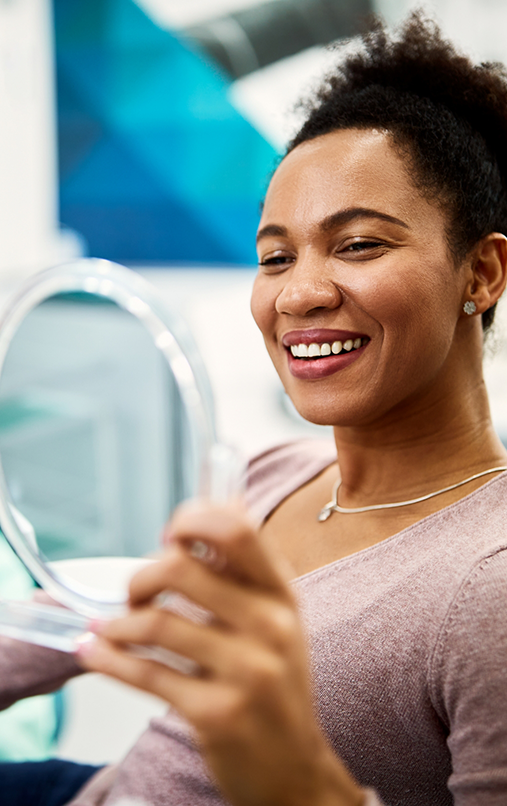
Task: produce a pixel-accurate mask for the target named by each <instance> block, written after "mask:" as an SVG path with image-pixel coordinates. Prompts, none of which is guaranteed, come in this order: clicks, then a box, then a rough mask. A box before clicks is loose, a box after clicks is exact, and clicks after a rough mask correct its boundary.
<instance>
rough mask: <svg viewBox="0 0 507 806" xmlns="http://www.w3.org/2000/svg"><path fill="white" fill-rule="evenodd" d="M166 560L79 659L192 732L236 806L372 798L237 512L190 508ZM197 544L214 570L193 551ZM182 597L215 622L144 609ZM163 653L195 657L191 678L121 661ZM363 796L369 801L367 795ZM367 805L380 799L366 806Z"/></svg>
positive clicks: (262, 556) (280, 591)
mask: <svg viewBox="0 0 507 806" xmlns="http://www.w3.org/2000/svg"><path fill="white" fill-rule="evenodd" d="M171 536H172V546H171V548H170V549H169V550H168V551H167V553H166V555H165V557H164V559H163V560H162V561H160V562H158V563H155V564H153V565H152V566H149V567H148V568H146V569H143V571H142V572H141V573H139V574H138V575H137V576H136V577H135V579H134V581H133V583H132V586H131V603H132V611H131V614H130V615H129V616H127V617H126V618H124V619H119V620H117V621H115V622H111V623H109V624H107V625H100V626H99V627H98V631H99V632H100V638H99V639H98V640H97V641H96V642H94V643H93V644H91V645H89V646H88V648H87V649H88V651H87V652H86V653H85V654H82V655H81V659H82V661H83V663H84V664H86V666H87V667H88V668H90V669H94V670H97V671H102V672H106V673H108V674H112V675H114V676H116V677H119V678H120V679H122V680H124V681H126V682H129V683H131V684H133V685H136V686H138V687H140V688H144V689H146V690H148V691H151V692H153V693H155V694H158V695H159V696H161V697H163V698H164V699H166V700H167V701H168V702H170V703H171V704H172V705H174V706H175V708H176V709H177V710H178V711H179V712H180V713H181V714H182V715H183V716H184V717H185V718H186V719H187V720H188V721H189V722H190V723H191V724H192V725H193V727H194V728H195V730H196V734H197V737H198V741H199V745H200V747H201V750H202V752H203V754H204V756H205V759H206V761H207V764H208V766H209V768H210V769H211V771H212V773H213V775H214V777H215V778H216V780H217V781H218V783H219V786H220V789H221V790H222V792H223V793H224V794H225V796H226V797H227V798H228V799H229V801H230V802H231V803H232V804H235V806H254V804H255V806H261V804H262V805H263V806H264V805H265V806H268V805H269V806H271V804H273V806H274V805H275V804H276V806H283V805H284V804H287V806H289V804H290V806H294V804H298V806H310V804H311V806H360V805H361V804H364V803H365V802H366V797H367V793H366V792H365V790H363V789H361V788H360V787H359V786H358V785H357V784H356V783H355V782H354V781H353V779H352V778H351V777H350V775H349V774H348V772H347V771H346V770H345V768H344V767H343V765H342V764H341V763H340V761H339V760H338V759H337V758H336V757H335V756H334V754H333V753H332V752H331V750H330V749H329V747H328V745H327V743H326V741H325V739H324V737H323V735H322V733H321V731H320V728H319V726H318V724H317V720H316V718H315V714H314V708H313V700H312V695H311V684H310V681H309V677H308V671H307V668H308V667H307V661H306V651H305V643H304V638H303V635H302V630H301V627H300V624H299V620H298V617H297V610H296V606H295V602H294V600H293V597H292V593H291V591H290V589H289V586H288V585H287V584H286V582H285V581H284V574H283V571H282V570H281V569H280V568H279V567H278V566H277V564H276V562H275V561H274V559H273V558H272V557H270V556H269V554H268V550H267V548H266V547H263V546H261V544H260V541H259V539H258V537H257V535H256V533H255V531H254V530H253V528H252V527H251V525H250V523H249V521H248V519H247V518H246V516H245V515H244V514H243V512H240V511H239V508H233V507H227V508H217V507H212V506H210V505H205V504H193V505H192V506H187V507H184V508H183V509H181V510H180V511H179V513H178V514H177V516H176V518H175V520H174V521H173V524H172V526H171ZM195 540H203V541H205V542H206V543H207V544H208V545H209V546H212V547H213V549H214V550H215V552H216V556H217V558H218V560H219V562H217V563H215V564H214V566H210V565H205V564H204V563H203V562H201V561H200V560H198V559H196V558H195V557H193V556H192V554H191V552H190V551H189V546H190V545H191V544H192V542H193V541H195ZM165 590H172V591H177V592H179V593H181V594H183V595H185V596H187V597H188V598H190V599H191V600H192V601H193V602H195V603H196V604H198V605H199V606H200V607H202V608H205V609H206V610H207V611H209V612H210V613H211V614H212V615H213V619H212V620H211V621H209V622H208V623H205V624H202V623H201V624H197V623H196V622H195V621H191V620H188V619H185V618H183V617H181V616H178V615H176V614H175V613H171V612H169V611H164V610H160V609H158V608H155V607H153V606H152V605H151V602H152V600H153V597H155V596H156V595H157V594H158V593H160V592H161V591H165ZM129 642H131V643H137V644H148V645H149V644H158V645H161V646H163V647H166V648H168V649H171V650H172V651H175V652H178V653H180V654H182V655H184V656H186V657H187V658H190V659H192V660H193V661H194V662H195V663H196V664H197V667H198V670H199V671H198V673H197V674H195V675H183V674H179V673H178V672H176V671H174V670H172V669H169V668H168V667H167V666H164V665H163V664H159V663H156V662H154V661H150V660H142V659H140V658H136V657H133V656H132V655H131V654H128V653H127V652H126V651H125V649H124V645H125V644H126V643H129ZM368 797H370V798H371V797H374V796H373V795H371V796H368ZM370 802H375V801H371V800H370Z"/></svg>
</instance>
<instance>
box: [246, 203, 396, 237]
mask: <svg viewBox="0 0 507 806" xmlns="http://www.w3.org/2000/svg"><path fill="white" fill-rule="evenodd" d="M356 218H376V219H379V220H380V221H387V222H388V223H389V224H396V225H397V226H399V227H404V228H405V229H410V227H409V226H408V224H406V223H405V222H404V221H402V220H401V218H395V216H392V215H388V214H387V213H381V212H380V211H379V210H373V209H371V208H370V207H349V208H347V209H346V210H339V211H338V212H337V213H332V215H330V216H327V218H324V219H323V221H321V222H320V224H319V229H321V230H322V231H323V232H329V231H331V230H333V229H336V228H337V227H340V226H343V225H344V224H348V223H350V222H351V221H354V220H355V219H356ZM287 234H288V231H287V228H286V227H282V226H280V225H279V224H267V225H266V226H265V227H262V229H260V230H259V232H258V233H257V242H259V241H260V240H262V238H268V237H270V236H274V237H276V236H281V237H286V236H287Z"/></svg>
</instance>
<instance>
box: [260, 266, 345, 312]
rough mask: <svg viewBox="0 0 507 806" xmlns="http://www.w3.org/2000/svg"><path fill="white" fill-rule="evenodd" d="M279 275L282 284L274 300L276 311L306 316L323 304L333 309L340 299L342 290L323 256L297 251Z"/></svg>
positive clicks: (324, 306) (319, 308) (339, 302)
mask: <svg viewBox="0 0 507 806" xmlns="http://www.w3.org/2000/svg"><path fill="white" fill-rule="evenodd" d="M283 278H284V284H283V288H282V289H281V291H280V293H279V294H278V296H277V298H276V302H275V307H276V311H277V313H285V314H290V315H291V316H308V314H311V313H313V312H314V311H316V312H317V311H319V310H322V309H326V308H327V309H329V310H334V309H335V308H338V307H339V306H340V305H341V304H342V303H343V295H342V291H341V289H340V288H339V286H338V285H337V284H336V282H335V280H334V278H333V276H332V274H331V272H330V270H329V267H328V266H327V265H326V261H325V260H322V259H318V258H317V257H315V256H310V255H308V256H302V255H299V256H298V259H297V261H296V262H295V263H294V264H293V266H292V267H291V269H290V270H289V271H287V272H285V273H284V275H283Z"/></svg>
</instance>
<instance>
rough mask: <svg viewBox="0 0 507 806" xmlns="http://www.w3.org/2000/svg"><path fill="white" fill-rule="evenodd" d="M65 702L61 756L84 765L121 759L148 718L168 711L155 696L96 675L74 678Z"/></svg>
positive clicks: (66, 691)
mask: <svg viewBox="0 0 507 806" xmlns="http://www.w3.org/2000/svg"><path fill="white" fill-rule="evenodd" d="M65 702H66V712H65V721H64V729H63V734H62V739H61V741H60V744H59V749H58V756H59V757H60V758H67V759H70V760H71V761H80V762H82V763H84V764H105V763H111V762H117V761H119V760H120V759H122V758H123V756H125V755H126V753H128V751H129V750H130V748H131V747H132V746H133V745H134V744H135V742H136V740H137V738H138V737H139V736H140V735H141V733H143V731H144V730H145V729H146V727H147V726H148V722H149V720H150V719H151V718H152V717H154V716H162V714H164V713H165V711H166V710H167V706H166V705H165V704H164V703H163V702H162V701H161V700H158V699H157V698H156V697H152V696H151V695H149V694H145V693H144V692H142V691H137V689H133V688H131V687H130V686H126V685H123V683H118V682H117V681H115V680H109V679H108V678H106V677H101V676H100V675H96V674H88V675H85V676H84V677H79V678H76V679H75V680H71V682H70V683H68V684H67V686H66V687H65ZM189 806H190V805H189Z"/></svg>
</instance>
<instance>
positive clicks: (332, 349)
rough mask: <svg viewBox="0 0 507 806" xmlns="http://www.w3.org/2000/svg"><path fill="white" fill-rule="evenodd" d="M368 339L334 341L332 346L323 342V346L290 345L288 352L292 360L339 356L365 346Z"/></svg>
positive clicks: (312, 344)
mask: <svg viewBox="0 0 507 806" xmlns="http://www.w3.org/2000/svg"><path fill="white" fill-rule="evenodd" d="M367 341H368V339H361V338H357V339H347V341H346V342H344V343H342V342H341V341H334V342H333V343H332V344H329V343H328V342H324V344H317V342H312V343H311V344H291V346H290V351H291V353H292V355H293V356H294V358H319V357H320V356H326V355H331V354H333V355H339V354H340V353H341V352H343V351H345V352H347V353H349V352H350V351H351V350H352V349H354V350H357V349H359V347H361V345H362V344H363V342H364V344H366V343H367Z"/></svg>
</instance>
